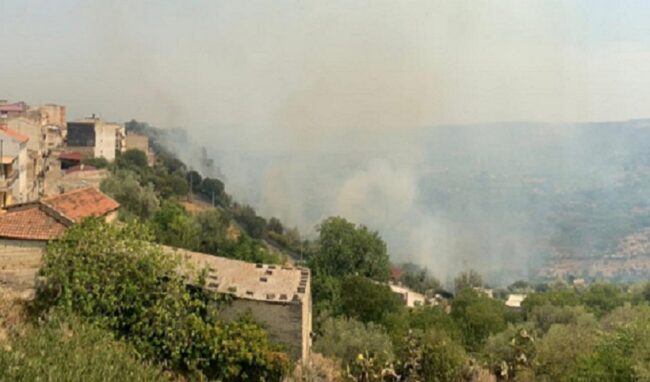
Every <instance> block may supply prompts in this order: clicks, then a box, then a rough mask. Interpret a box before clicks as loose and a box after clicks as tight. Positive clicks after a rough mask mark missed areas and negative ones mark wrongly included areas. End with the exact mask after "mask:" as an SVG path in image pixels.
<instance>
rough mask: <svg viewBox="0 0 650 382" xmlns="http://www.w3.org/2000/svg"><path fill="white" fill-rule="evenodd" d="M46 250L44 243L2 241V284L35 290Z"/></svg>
mask: <svg viewBox="0 0 650 382" xmlns="http://www.w3.org/2000/svg"><path fill="white" fill-rule="evenodd" d="M44 250H45V242H43V241H32V240H10V239H0V265H1V266H0V283H2V284H6V285H9V286H10V287H12V288H14V289H31V288H34V286H35V282H36V274H37V272H38V269H39V268H40V266H41V259H42V257H43V251H44Z"/></svg>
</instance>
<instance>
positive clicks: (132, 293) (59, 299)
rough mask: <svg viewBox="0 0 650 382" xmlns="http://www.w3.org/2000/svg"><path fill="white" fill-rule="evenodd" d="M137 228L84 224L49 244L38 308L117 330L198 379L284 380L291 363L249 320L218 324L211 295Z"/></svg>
mask: <svg viewBox="0 0 650 382" xmlns="http://www.w3.org/2000/svg"><path fill="white" fill-rule="evenodd" d="M151 238H152V237H151V234H150V233H149V232H148V231H147V230H146V229H145V227H144V226H141V225H138V224H136V223H131V224H125V225H119V226H118V225H108V224H106V223H104V222H102V221H100V220H97V219H87V220H85V221H83V222H82V223H81V224H78V225H75V226H73V227H71V228H70V229H68V230H67V231H66V233H65V234H64V235H63V236H62V237H61V238H60V239H59V240H56V241H54V242H52V243H50V244H49V245H48V248H47V251H46V254H45V256H44V264H43V268H42V269H41V274H42V275H43V276H45V278H46V280H47V283H46V284H44V285H43V286H42V287H41V288H40V289H39V291H38V296H37V303H38V304H39V306H41V307H44V308H47V307H53V306H56V307H59V308H60V309H63V310H65V311H67V312H70V313H74V314H77V315H79V316H81V317H83V318H86V319H88V320H90V321H91V322H94V323H95V324H97V325H99V326H101V327H103V328H106V329H109V330H111V331H113V332H114V333H115V334H116V335H117V336H118V337H119V338H123V339H124V340H126V341H127V342H129V343H131V344H132V345H133V346H134V347H135V348H136V349H137V351H138V352H139V353H140V354H143V355H145V356H147V357H148V358H150V359H154V360H157V361H160V362H162V363H164V364H165V365H166V366H167V367H170V368H172V369H174V370H177V371H179V372H182V373H186V374H188V375H193V376H196V377H208V378H212V379H226V380H260V379H262V378H267V379H268V380H280V378H281V375H283V374H285V373H286V371H287V367H288V359H287V357H286V355H284V354H283V353H277V352H275V351H274V349H273V347H272V346H271V345H270V343H269V341H268V338H267V333H266V332H265V331H264V330H262V329H261V328H260V327H259V326H257V325H256V324H254V323H252V322H250V321H247V320H242V321H234V322H231V323H227V324H226V323H223V322H221V321H219V320H218V318H217V316H216V310H215V308H214V301H212V300H213V298H214V297H212V295H211V294H207V293H206V294H204V293H203V292H202V291H201V290H200V289H199V290H198V291H195V292H192V291H191V290H190V289H188V287H187V282H188V281H187V279H186V278H185V276H182V275H181V274H180V273H179V272H178V268H179V266H180V263H179V259H177V258H175V257H173V256H171V255H170V254H165V253H163V252H162V250H161V249H160V248H159V247H157V246H156V245H153V244H150V243H149V242H147V241H146V240H148V239H151Z"/></svg>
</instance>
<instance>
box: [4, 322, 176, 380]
mask: <svg viewBox="0 0 650 382" xmlns="http://www.w3.org/2000/svg"><path fill="white" fill-rule="evenodd" d="M168 379H169V378H168V376H167V375H165V374H164V373H163V371H162V368H160V367H157V366H155V365H152V364H150V363H148V362H144V361H143V360H140V359H139V358H138V355H137V353H136V351H135V350H134V349H132V348H131V347H130V346H127V345H126V344H124V343H122V342H120V341H117V340H115V339H114V338H113V336H112V335H111V334H110V333H109V332H108V331H106V330H102V329H99V328H97V327H95V326H93V325H90V324H88V323H85V322H84V321H83V320H80V319H78V318H75V317H74V316H70V315H68V316H65V317H64V316H63V315H61V314H54V315H51V316H49V317H47V318H46V319H45V320H44V321H43V322H41V323H36V324H34V325H29V326H28V327H27V328H24V329H23V330H22V334H21V335H16V336H15V337H13V338H12V341H11V342H10V345H6V346H4V347H0V381H11V382H13V381H39V380H40V381H46V380H47V381H80V380H81V381H89V382H92V381H97V382H99V381H152V382H153V381H163V380H168Z"/></svg>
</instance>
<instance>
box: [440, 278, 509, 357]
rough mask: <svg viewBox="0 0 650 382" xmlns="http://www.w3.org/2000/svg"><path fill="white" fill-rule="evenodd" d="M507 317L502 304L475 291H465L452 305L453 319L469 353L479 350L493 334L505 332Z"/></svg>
mask: <svg viewBox="0 0 650 382" xmlns="http://www.w3.org/2000/svg"><path fill="white" fill-rule="evenodd" d="M505 315H506V310H505V307H504V305H503V303H502V302H500V301H497V300H493V299H491V298H489V297H487V296H485V295H484V294H482V293H479V292H477V291H474V290H473V289H467V288H465V289H463V290H462V291H461V292H460V294H458V295H457V296H456V298H455V299H454V300H453V302H452V305H451V317H452V318H453V319H454V320H455V321H456V322H457V323H458V325H459V327H460V329H461V332H462V336H463V344H464V346H465V348H466V349H467V350H469V351H476V350H478V349H479V348H480V347H481V346H482V345H483V343H484V342H485V340H486V339H487V338H488V337H489V336H490V335H491V334H495V333H498V332H500V331H502V330H504V329H505V328H506V318H505Z"/></svg>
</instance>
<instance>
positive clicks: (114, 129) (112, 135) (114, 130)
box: [66, 116, 124, 161]
mask: <svg viewBox="0 0 650 382" xmlns="http://www.w3.org/2000/svg"><path fill="white" fill-rule="evenodd" d="M123 131H124V129H123V127H122V126H120V125H119V124H117V123H107V122H103V121H101V120H100V119H99V118H95V116H93V117H91V118H86V119H82V120H80V121H76V122H68V123H67V133H66V140H67V146H68V150H70V151H78V152H81V153H82V154H83V155H84V157H94V158H100V157H101V158H106V159H107V160H109V161H113V160H115V153H116V151H117V150H118V149H119V147H120V145H121V144H122V143H121V142H122V134H123Z"/></svg>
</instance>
